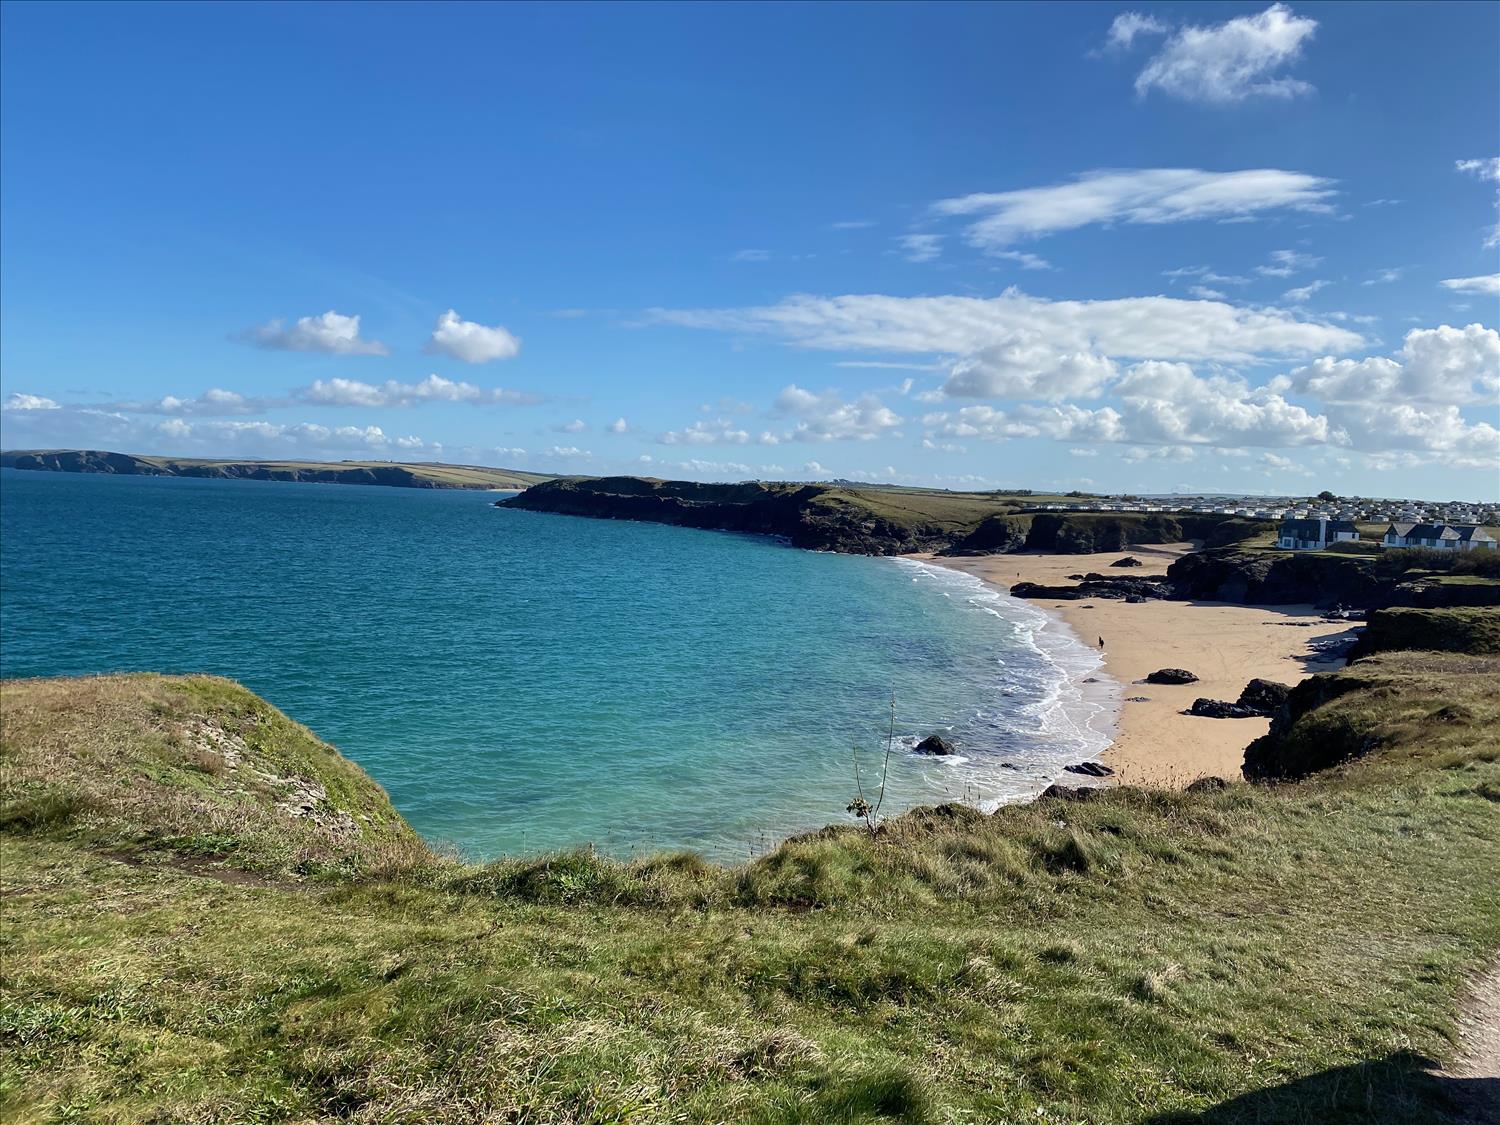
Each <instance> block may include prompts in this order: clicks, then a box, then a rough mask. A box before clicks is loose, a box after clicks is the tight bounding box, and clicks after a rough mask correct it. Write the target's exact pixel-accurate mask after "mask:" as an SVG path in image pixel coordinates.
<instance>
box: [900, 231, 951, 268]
mask: <svg viewBox="0 0 1500 1125" xmlns="http://www.w3.org/2000/svg"><path fill="white" fill-rule="evenodd" d="M896 241H897V242H898V243H900V245H901V253H902V256H903V257H904V258H905V259H906V260H907V261H908V262H930V261H932V260H933V259H934V258H936V257H937V256H938V255H939V254H941V253H942V252H943V236H942V235H940V234H903V235H902V236H901V237H900V238H898V239H897V240H896Z"/></svg>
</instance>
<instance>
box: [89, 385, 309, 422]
mask: <svg viewBox="0 0 1500 1125" xmlns="http://www.w3.org/2000/svg"><path fill="white" fill-rule="evenodd" d="M284 405H286V400H285V399H272V398H262V397H250V396H246V395H242V394H240V393H239V392H238V391H226V390H224V389H223V388H222V387H213V388H211V389H209V390H206V391H204V392H203V393H202V394H200V395H198V396H196V397H194V398H179V397H178V396H176V395H163V396H162V397H161V398H159V399H156V400H155V401H153V402H109V403H102V404H100V405H99V407H98V409H101V410H117V411H120V412H121V413H124V414H167V415H174V416H183V415H204V416H210V417H212V416H219V417H224V416H228V415H234V414H259V413H260V412H261V411H263V410H268V409H271V408H273V407H276V406H284Z"/></svg>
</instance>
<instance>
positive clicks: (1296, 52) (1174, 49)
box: [1135, 4, 1318, 105]
mask: <svg viewBox="0 0 1500 1125" xmlns="http://www.w3.org/2000/svg"><path fill="white" fill-rule="evenodd" d="M1317 28H1318V23H1317V21H1316V20H1312V19H1308V18H1306V17H1305V16H1297V15H1293V13H1292V10H1291V9H1290V8H1288V7H1287V6H1286V5H1284V4H1273V5H1271V7H1269V8H1267V9H1266V10H1265V11H1264V12H1261V13H1259V14H1258V15H1253V16H1236V17H1235V18H1234V19H1231V20H1226V21H1225V22H1224V23H1221V24H1214V25H1212V26H1206V27H1200V26H1195V25H1188V26H1186V27H1183V28H1180V29H1179V30H1178V31H1177V32H1176V33H1175V34H1173V35H1172V37H1171V38H1170V39H1168V40H1167V41H1166V42H1165V43H1163V44H1162V47H1161V50H1160V51H1158V52H1157V53H1156V54H1155V55H1154V56H1152V57H1151V59H1150V60H1149V61H1147V63H1146V65H1145V67H1144V68H1143V69H1142V70H1141V72H1140V74H1139V75H1137V76H1136V80H1135V90H1136V93H1137V94H1139V95H1141V96H1142V97H1144V96H1145V95H1147V94H1148V93H1150V92H1151V91H1152V90H1160V91H1161V92H1162V93H1164V94H1168V95H1170V96H1172V97H1175V98H1180V99H1181V100H1183V101H1189V102H1202V103H1206V104H1209V105H1233V104H1236V103H1238V102H1243V101H1246V100H1247V99H1250V98H1294V97H1296V96H1298V95H1300V94H1310V93H1312V92H1313V86H1312V84H1311V83H1308V82H1304V81H1302V80H1301V79H1297V78H1290V77H1287V76H1285V75H1280V74H1278V72H1279V71H1281V70H1283V69H1284V68H1285V67H1288V66H1290V65H1291V64H1293V63H1295V62H1297V61H1298V60H1299V59H1300V58H1301V57H1302V51H1303V48H1304V46H1305V45H1306V44H1307V42H1308V41H1309V40H1310V39H1311V38H1312V37H1313V33H1314V32H1316V31H1317Z"/></svg>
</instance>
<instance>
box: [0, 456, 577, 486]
mask: <svg viewBox="0 0 1500 1125" xmlns="http://www.w3.org/2000/svg"><path fill="white" fill-rule="evenodd" d="M0 466H5V467H7V468H15V469H40V470H49V471H52V472H63V473H109V474H114V475H119V476H166V477H223V478H231V479H241V480H280V481H315V482H319V483H328V484H384V485H393V486H396V487H404V488H480V489H483V488H496V489H518V488H526V487H528V486H530V485H533V484H537V483H539V482H540V481H544V480H550V479H551V478H550V477H548V476H546V475H545V474H542V473H525V472H520V471H519V470H516V469H490V468H485V467H483V466H480V465H445V464H441V463H439V462H424V461H413V462H399V461H232V460H211V459H206V458H199V457H146V456H140V455H137V454H133V453H111V452H108V451H105V450H92V449H17V450H9V451H7V452H5V453H0Z"/></svg>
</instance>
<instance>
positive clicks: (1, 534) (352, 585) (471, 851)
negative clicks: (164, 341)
mask: <svg viewBox="0 0 1500 1125" xmlns="http://www.w3.org/2000/svg"><path fill="white" fill-rule="evenodd" d="M495 499H496V496H495V495H494V494H492V493H482V492H446V491H444V492H424V491H417V490H408V489H394V488H376V487H364V486H350V485H317V484H278V483H267V482H256V481H216V480H188V479H175V478H149V477H112V476H92V475H73V474H64V473H40V472H22V471H17V470H11V469H6V470H0V673H3V675H5V676H7V677H19V676H50V675H60V674H68V675H73V674H81V673H96V672H116V671H133V670H152V671H161V672H213V673H217V674H220V675H224V676H230V677H233V678H234V679H236V680H239V681H240V682H241V683H244V684H245V685H247V686H248V687H250V688H251V689H253V690H254V691H256V692H258V693H260V694H261V695H263V696H265V697H266V698H267V699H269V700H270V701H271V702H273V703H274V704H276V705H277V706H278V707H280V708H281V709H282V710H284V711H285V712H287V713H288V714H289V715H291V716H292V717H293V718H295V719H297V720H299V721H301V722H303V723H305V724H307V725H308V726H309V727H311V728H312V729H313V730H314V731H315V732H317V734H319V735H320V736H321V737H323V738H325V739H327V740H328V741H330V742H332V743H333V744H334V745H336V746H337V747H338V748H339V749H340V750H341V751H343V753H344V754H346V755H347V756H349V757H350V758H352V759H354V760H355V761H357V762H358V763H359V764H360V765H361V766H363V767H364V768H365V770H366V771H368V772H369V773H370V774H371V775H372V776H373V777H374V778H375V779H376V780H377V781H378V782H380V784H382V785H383V786H384V787H385V788H386V790H387V791H388V792H389V793H390V795H391V797H392V799H393V800H394V801H395V803H396V806H397V807H398V808H399V809H400V810H401V812H402V813H404V814H405V815H406V817H407V818H408V819H409V820H410V821H411V822H412V824H413V825H414V826H415V827H416V828H417V829H418V830H419V831H420V832H421V833H422V834H423V835H424V836H426V837H427V838H428V839H429V840H432V841H434V842H439V843H443V844H448V845H451V846H454V847H456V848H458V849H459V850H460V851H462V852H464V853H466V854H468V855H470V856H473V857H476V858H488V857H494V856H497V855H502V854H509V853H517V852H522V851H535V850H540V849H546V848H555V847H563V846H570V845H579V844H584V843H589V842H592V843H594V844H596V845H597V846H598V847H599V848H600V849H602V850H606V851H609V852H612V853H615V854H629V853H632V852H637V853H638V852H643V851H651V850H656V849H661V848H669V847H690V848H696V849H698V850H700V851H703V852H704V853H706V854H709V855H713V856H716V857H721V858H735V857H743V856H744V855H746V854H747V853H751V852H755V851H759V850H761V849H762V848H764V847H766V846H768V845H769V844H771V843H773V842H774V841H775V840H777V839H778V838H780V837H782V836H785V835H787V834H789V833H791V832H794V831H798V830H802V829H807V828H813V827H818V826H820V825H824V824H828V823H831V822H837V821H841V820H847V819H849V818H848V815H847V814H846V812H845V806H846V805H847V804H848V803H849V800H850V798H851V797H852V796H853V794H854V780H853V768H852V764H851V762H852V755H853V753H854V750H855V748H856V747H858V748H859V749H860V751H861V753H862V755H863V761H864V766H865V770H866V779H867V783H868V779H869V777H870V771H872V770H875V769H877V768H878V763H879V757H880V754H879V751H880V748H881V744H882V741H883V739H884V735H885V730H886V725H887V721H888V720H887V715H888V701H889V699H890V696H891V694H892V692H894V693H895V697H896V705H897V716H898V718H897V730H898V735H899V737H900V739H901V745H900V746H899V747H898V750H897V753H896V754H895V755H894V758H893V761H892V766H891V771H890V780H889V793H888V796H887V799H886V809H887V811H894V810H896V809H900V808H904V807H908V806H911V805H913V804H919V803H929V802H934V801H939V800H945V799H962V800H968V801H971V802H975V803H979V804H982V805H992V804H994V803H998V802H1003V801H1008V800H1017V799H1021V798H1023V797H1025V796H1028V795H1031V794H1033V793H1035V792H1037V791H1038V790H1039V789H1040V788H1042V787H1043V786H1044V785H1045V784H1046V782H1047V781H1048V780H1049V779H1050V778H1052V777H1054V776H1055V775H1056V774H1057V772H1058V770H1059V769H1060V768H1061V766H1062V765H1064V764H1066V763H1069V762H1076V761H1079V760H1081V759H1083V758H1086V757H1090V756H1092V755H1093V754H1095V753H1097V752H1098V751H1099V750H1101V749H1102V748H1103V747H1104V745H1106V744H1107V737H1106V735H1104V734H1103V733H1101V732H1100V729H1095V728H1096V727H1097V728H1101V729H1102V727H1103V726H1104V724H1105V722H1106V721H1107V709H1106V708H1105V707H1104V706H1102V705H1100V704H1097V703H1093V702H1089V701H1087V700H1085V699H1084V698H1083V692H1082V689H1081V688H1080V686H1079V685H1080V682H1081V680H1082V679H1083V678H1084V677H1085V676H1086V675H1087V674H1088V673H1089V672H1091V671H1093V670H1094V669H1095V668H1097V667H1098V663H1099V662H1098V658H1097V657H1096V656H1095V655H1094V654H1093V653H1092V652H1091V651H1089V650H1088V649H1087V648H1085V647H1084V646H1082V645H1081V644H1079V643H1078V642H1077V641H1075V640H1074V639H1073V638H1072V637H1071V636H1070V635H1069V634H1067V633H1066V632H1065V631H1064V629H1063V627H1062V626H1061V625H1057V624H1054V623H1052V622H1051V621H1050V619H1049V618H1047V617H1046V616H1044V615H1043V614H1041V613H1040V612H1039V611H1037V610H1035V609H1034V608H1032V607H1030V606H1028V605H1026V604H1025V603H1023V602H1020V601H1017V600H1015V599H1012V598H1009V597H1007V596H1004V595H1002V594H999V593H997V592H995V591H992V590H989V589H987V588H985V587H983V586H981V585H980V584H979V583H978V582H977V581H976V580H975V579H973V578H971V577H969V576H967V575H962V574H958V573H955V572H951V571H945V570H941V569H938V568H935V567H929V566H925V565H922V564H918V563H913V562H905V561H900V560H893V559H870V558H857V557H850V556H844V555H829V554H814V553H811V552H806V551H799V550H794V549H792V548H789V547H786V546H783V545H781V544H779V543H777V542H775V541H772V540H769V539H764V538H758V537H752V536H742V535H730V534H720V533H713V532H702V531H692V530H687V529H683V528H674V527H663V526H659V525H654V524H637V523H616V522H609V521H596V520H587V519H578V518H573V517H568V516H553V515H544V514H538V513H533V512H521V511H511V510H506V509H499V508H496V507H494V506H493V505H494V500H495ZM932 732H943V733H945V734H946V735H947V736H948V737H950V738H951V739H952V740H953V741H955V742H956V743H957V744H958V745H959V747H960V748H961V750H962V751H963V753H962V755H961V757H959V758H957V759H931V758H925V757H920V756H917V755H914V754H912V753H910V752H909V750H908V749H907V748H908V747H909V746H910V745H911V744H912V743H913V742H914V741H915V739H916V738H917V737H920V736H921V735H925V734H928V733H932Z"/></svg>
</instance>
